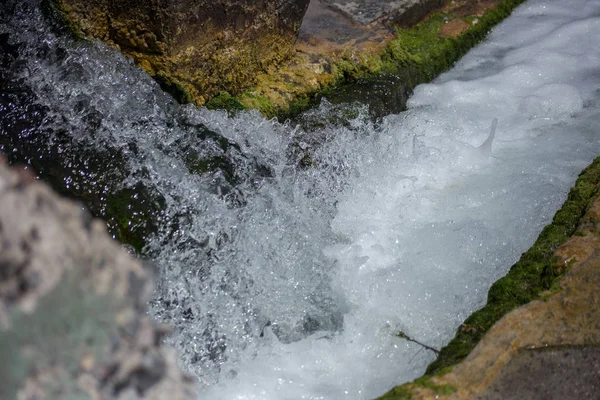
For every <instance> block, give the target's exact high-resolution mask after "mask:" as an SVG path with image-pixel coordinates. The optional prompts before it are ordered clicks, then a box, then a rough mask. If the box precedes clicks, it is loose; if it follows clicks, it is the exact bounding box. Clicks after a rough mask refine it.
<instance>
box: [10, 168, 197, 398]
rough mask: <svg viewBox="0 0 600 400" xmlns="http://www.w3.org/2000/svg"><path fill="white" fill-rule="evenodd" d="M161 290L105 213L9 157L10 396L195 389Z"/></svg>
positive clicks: (168, 393)
mask: <svg viewBox="0 0 600 400" xmlns="http://www.w3.org/2000/svg"><path fill="white" fill-rule="evenodd" d="M152 290H153V285H152V281H151V272H150V271H149V270H148V268H145V267H143V266H142V265H141V264H140V263H139V262H137V261H135V260H134V259H132V258H131V257H130V256H129V255H128V254H127V253H126V251H124V250H123V249H121V248H120V246H119V245H118V244H117V243H116V242H115V241H113V240H112V239H110V238H109V236H108V235H107V232H106V225H105V224H104V222H102V221H100V220H95V219H92V218H91V217H90V216H89V214H88V213H87V212H86V211H84V210H82V208H81V206H80V205H77V204H75V203H73V202H71V201H67V200H64V199H61V198H59V197H58V196H57V195H55V194H54V193H53V192H52V191H51V190H50V189H49V188H48V187H47V186H46V185H44V184H42V183H39V182H36V181H35V179H34V177H33V175H32V174H31V173H29V171H27V170H23V169H20V170H19V169H12V170H11V169H9V168H8V167H7V166H6V165H5V164H4V162H3V161H1V160H0V359H1V360H2V363H1V364H0V398H2V399H20V400H33V399H57V400H58V399H74V398H90V399H141V398H144V399H156V400H159V399H167V398H168V399H171V400H179V399H192V398H194V385H193V382H192V381H191V380H190V378H189V377H187V376H185V375H184V374H183V373H182V372H181V371H180V370H179V368H178V367H177V362H176V357H175V355H174V354H173V351H172V350H170V349H168V348H165V347H163V346H161V345H160V343H161V339H162V338H163V336H164V335H165V334H166V333H168V329H166V327H163V326H159V325H157V324H155V323H153V322H152V321H151V320H150V318H149V317H148V316H147V315H146V303H147V301H148V298H149V295H150V294H151V292H152Z"/></svg>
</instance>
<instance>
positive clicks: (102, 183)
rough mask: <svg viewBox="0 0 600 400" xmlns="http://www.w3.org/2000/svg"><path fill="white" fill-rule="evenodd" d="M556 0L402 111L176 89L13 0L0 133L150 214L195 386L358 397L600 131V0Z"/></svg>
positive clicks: (525, 15) (537, 213) (15, 150)
mask: <svg viewBox="0 0 600 400" xmlns="http://www.w3.org/2000/svg"><path fill="white" fill-rule="evenodd" d="M562 3H563V2H559V1H541V0H539V1H530V2H528V3H527V4H526V5H525V6H524V7H521V8H520V9H519V10H518V11H517V12H516V13H515V15H514V16H513V17H511V18H510V19H509V20H507V21H506V22H505V23H504V24H503V25H501V26H500V27H499V28H498V29H496V30H495V31H494V32H493V33H492V34H491V35H490V37H489V40H488V42H486V43H485V44H483V45H482V46H480V47H478V48H476V49H474V50H473V51H472V52H471V53H470V54H469V55H468V56H467V57H465V58H464V59H463V60H462V61H461V62H459V63H458V65H457V66H456V68H455V69H453V70H452V71H449V72H448V73H447V74H445V75H443V76H442V77H440V78H439V79H438V80H437V81H436V82H434V83H432V84H430V85H422V86H420V87H418V88H417V89H416V91H415V95H414V96H413V97H412V98H411V100H410V102H409V105H410V109H409V111H407V112H406V113H403V114H400V115H391V116H388V117H386V118H384V119H383V120H382V121H381V123H379V124H374V123H373V122H372V121H370V120H369V119H368V118H367V116H366V115H367V113H366V111H365V109H364V107H345V106H332V105H331V104H328V103H327V102H324V103H323V104H321V106H320V107H319V108H317V109H315V110H312V111H310V112H308V113H307V114H306V115H304V116H303V118H302V119H301V122H302V124H301V127H299V126H296V125H292V124H279V123H277V122H275V121H266V120H264V119H263V118H262V117H261V116H260V115H259V114H258V113H256V112H248V113H240V114H238V115H237V116H235V117H229V116H228V115H227V114H226V113H225V112H214V111H208V110H205V109H197V108H195V107H192V106H179V105H177V104H176V103H175V102H173V101H172V100H171V99H170V98H169V97H168V96H165V95H164V94H163V93H162V92H161V91H160V89H159V88H158V87H157V85H156V84H155V83H154V82H153V81H152V80H151V79H149V78H148V77H147V76H146V75H145V74H144V73H143V72H141V71H140V70H139V69H137V68H136V67H135V66H133V65H132V63H131V62H130V61H129V60H127V59H125V58H124V57H122V56H120V55H118V54H117V53H115V52H114V51H112V50H110V49H107V48H105V47H103V46H102V45H101V44H99V43H96V42H92V43H89V42H81V41H75V40H73V39H70V38H69V37H68V36H67V35H65V33H64V32H61V31H60V28H58V27H57V26H54V25H53V24H52V19H51V18H48V17H47V16H44V15H43V13H42V12H41V11H40V9H39V5H38V2H37V1H34V0H27V1H12V0H9V1H7V2H5V3H4V4H3V5H1V6H0V7H1V9H0V11H2V13H0V43H1V44H2V47H3V49H6V51H4V52H3V54H2V58H1V59H0V60H1V62H0V74H1V79H0V83H1V85H2V90H1V92H2V93H1V97H0V114H1V115H2V118H1V121H2V123H1V124H0V127H1V129H2V131H1V135H0V149H2V150H3V151H4V152H8V153H10V154H11V157H12V159H13V160H20V161H24V162H27V163H30V164H31V165H32V166H34V167H35V168H36V169H41V174H42V176H43V177H44V178H46V179H49V180H52V179H55V181H54V184H55V187H59V188H60V189H61V190H62V191H63V192H65V193H70V194H72V195H75V196H77V197H79V198H81V197H83V198H85V199H86V201H87V204H88V207H90V208H92V209H93V210H95V212H97V214H99V215H102V214H103V213H105V214H106V215H113V214H115V213H117V212H118V211H119V210H120V209H119V208H118V207H124V208H125V209H127V210H128V211H131V213H130V214H127V215H130V216H131V215H133V217H130V218H129V219H127V220H124V221H122V220H116V221H113V222H114V224H115V229H122V230H124V231H127V229H128V228H127V227H128V226H129V225H136V224H140V226H142V225H143V224H144V223H145V222H144V221H146V222H147V221H151V224H150V225H148V226H146V225H143V227H144V230H142V231H141V232H143V235H142V236H143V239H144V243H145V252H146V255H147V256H148V257H150V258H151V259H152V260H153V262H154V263H155V264H156V265H157V268H158V271H159V282H158V288H157V291H156V294H155V298H154V301H153V302H152V304H151V306H150V310H151V313H152V315H153V316H154V317H155V318H157V319H158V320H161V321H164V322H167V323H169V324H171V325H173V326H174V333H173V335H172V336H171V337H170V339H169V341H170V343H172V344H173V345H174V346H175V347H177V348H178V349H179V350H180V353H181V360H182V365H183V366H184V368H186V369H188V370H189V371H191V372H193V373H194V374H196V376H197V377H198V379H199V381H200V382H201V389H200V393H199V397H200V398H210V399H234V398H238V399H287V398H290V399H300V398H304V399H325V398H327V399H332V398H335V399H338V398H352V399H356V398H369V397H373V396H375V395H377V394H380V393H382V392H383V391H385V390H386V389H388V388H389V387H391V386H392V385H394V384H396V383H400V382H402V381H405V380H408V379H412V378H414V377H416V376H418V375H419V374H420V373H421V372H422V370H423V369H424V368H425V366H426V364H427V363H428V362H429V361H430V360H431V358H432V356H433V355H432V354H430V353H431V352H425V351H421V349H422V348H421V347H420V345H418V344H416V343H414V342H407V341H403V340H402V339H400V338H398V337H397V333H398V332H404V333H405V335H407V336H408V337H410V338H413V339H415V340H417V341H419V342H421V343H426V344H427V345H429V346H431V347H433V348H439V347H441V346H442V345H443V344H444V343H445V342H446V341H447V340H448V339H449V338H450V337H451V336H452V334H453V332H454V330H455V329H456V327H457V326H458V325H459V324H460V323H461V322H462V321H463V320H464V318H465V317H466V316H467V315H468V314H469V313H470V312H471V311H472V310H474V309H476V308H477V307H479V306H481V305H482V303H483V302H484V300H485V293H486V291H487V288H488V287H489V285H490V284H491V283H492V282H493V281H494V280H495V279H497V278H498V277H499V276H501V275H502V274H503V273H505V272H506V270H507V269H508V267H509V266H510V265H511V264H512V263H513V262H514V261H515V260H516V258H517V257H518V256H519V254H520V253H521V252H523V251H524V250H525V249H526V248H527V247H528V246H529V245H530V244H531V243H532V241H533V240H534V238H535V236H536V235H537V234H538V233H539V231H540V229H541V227H542V226H543V225H545V224H546V223H547V222H548V221H549V220H550V218H551V216H552V215H553V213H554V211H555V210H556V209H557V208H558V206H559V205H560V203H561V202H562V200H563V199H564V196H565V195H566V192H567V189H568V187H569V186H570V185H571V184H572V183H573V182H574V178H575V176H576V174H577V173H578V172H579V171H580V170H581V169H582V168H583V167H584V166H585V165H586V164H587V163H589V162H590V161H591V159H592V158H593V157H594V156H595V155H597V153H598V149H599V144H600V143H599V141H598V136H597V132H598V129H599V128H600V114H599V113H598V112H597V111H596V110H597V109H598V104H600V73H599V72H598V71H599V70H598V67H597V66H598V65H600V63H598V61H599V60H600V54H599V53H598V47H597V46H596V43H595V41H594V40H593V39H591V38H595V37H597V36H598V35H597V34H598V33H600V32H598V30H599V29H600V28H599V23H598V20H597V18H594V17H590V16H593V15H598V13H600V9H599V6H598V5H597V4H592V3H590V2H585V1H582V2H581V4H578V5H577V6H573V5H572V4H569V5H568V6H566V5H564V4H562ZM542 39H543V40H542ZM574 44H575V45H574ZM562 94H565V95H564V96H563V95H562ZM495 118H498V119H499V120H500V121H501V124H496V123H495V122H492V127H491V129H490V131H489V132H490V133H489V135H488V134H487V132H488V131H487V129H488V127H489V123H490V121H495ZM496 131H498V132H497V133H498V134H497V135H496ZM486 137H487V139H486ZM492 142H493V147H492ZM481 143H483V144H481ZM115 194H119V196H116V197H117V198H116V199H115ZM116 200H120V201H116ZM111 207H112V208H111ZM148 210H150V211H148ZM111 213H112V214H111ZM140 229H141V228H140ZM135 232H138V233H139V232H140V231H135Z"/></svg>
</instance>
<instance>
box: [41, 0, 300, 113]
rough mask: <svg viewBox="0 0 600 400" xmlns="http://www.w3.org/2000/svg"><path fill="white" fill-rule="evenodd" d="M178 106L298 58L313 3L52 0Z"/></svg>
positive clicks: (297, 0) (247, 81) (239, 84)
mask: <svg viewBox="0 0 600 400" xmlns="http://www.w3.org/2000/svg"><path fill="white" fill-rule="evenodd" d="M50 1H53V2H55V3H56V4H57V5H58V7H59V9H60V10H62V11H63V12H64V13H65V15H66V16H67V18H68V19H69V20H70V21H72V22H74V23H75V25H77V26H78V27H79V29H81V31H82V33H84V34H85V35H88V36H91V37H94V38H97V39H101V40H103V41H105V42H107V43H109V44H113V45H115V46H117V47H119V48H120V49H121V50H122V51H123V52H124V53H126V54H128V55H130V56H131V57H133V59H134V60H135V61H136V63H137V64H138V65H140V66H141V67H142V68H144V69H145V70H146V71H148V72H149V73H150V74H151V75H153V76H154V77H155V78H156V79H157V80H159V82H161V84H162V85H163V86H164V87H165V88H167V89H169V90H170V91H172V92H176V93H177V95H178V96H179V97H180V100H184V101H196V102H197V103H203V102H204V99H205V98H207V97H211V96H213V95H215V94H217V93H219V92H220V91H222V90H227V91H229V92H231V93H237V92H239V90H241V89H242V88H245V87H248V86H249V85H251V84H252V83H253V82H254V76H255V75H256V74H257V72H258V71H265V70H268V69H269V68H272V67H273V66H274V65H277V64H278V63H280V62H281V61H283V60H285V59H286V58H288V57H289V56H290V55H291V54H293V49H294V43H295V41H296V36H297V33H298V29H299V27H300V23H301V22H302V18H303V16H304V13H305V12H306V8H307V7H308V3H309V0H277V1H270V0H221V1H210V0H158V1H157V0H137V1H132V0H117V1H114V0H91V1H90V0H50Z"/></svg>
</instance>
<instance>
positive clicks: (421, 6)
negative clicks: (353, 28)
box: [325, 0, 443, 25]
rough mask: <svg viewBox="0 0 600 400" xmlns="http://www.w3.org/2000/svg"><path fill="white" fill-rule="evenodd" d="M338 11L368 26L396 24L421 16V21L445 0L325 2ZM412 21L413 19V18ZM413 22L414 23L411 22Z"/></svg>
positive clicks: (345, 0)
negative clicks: (377, 23)
mask: <svg viewBox="0 0 600 400" xmlns="http://www.w3.org/2000/svg"><path fill="white" fill-rule="evenodd" d="M325 1H326V2H327V3H328V4H330V5H331V7H333V8H334V9H336V10H339V11H341V12H343V13H344V14H346V15H348V16H349V17H350V18H352V19H353V20H355V21H358V22H360V23H361V24H364V25H368V24H370V23H372V22H375V21H377V20H380V19H387V20H390V21H393V22H395V23H398V22H400V23H401V22H402V20H403V19H405V18H406V17H407V16H409V15H412V14H415V16H416V14H419V16H416V18H415V19H420V18H421V17H423V16H424V15H425V14H427V12H429V11H431V8H432V7H440V6H442V4H443V0H397V1H386V0H325ZM411 19H412V18H411ZM411 22H413V21H411Z"/></svg>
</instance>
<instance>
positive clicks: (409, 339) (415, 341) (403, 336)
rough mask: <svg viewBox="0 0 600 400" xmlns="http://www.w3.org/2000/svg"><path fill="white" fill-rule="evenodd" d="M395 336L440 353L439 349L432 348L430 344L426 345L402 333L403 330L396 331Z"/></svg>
mask: <svg viewBox="0 0 600 400" xmlns="http://www.w3.org/2000/svg"><path fill="white" fill-rule="evenodd" d="M396 336H397V337H399V338H400V339H404V340H406V341H409V342H413V343H416V344H418V345H419V346H422V347H424V348H426V349H427V350H431V351H433V352H434V353H435V354H440V351H439V350H438V349H434V348H433V347H431V346H427V345H426V344H424V343H421V342H419V341H418V340H415V339H413V338H411V337H409V336H408V335H407V334H406V333H404V332H402V331H398V333H396Z"/></svg>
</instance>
